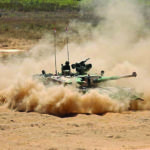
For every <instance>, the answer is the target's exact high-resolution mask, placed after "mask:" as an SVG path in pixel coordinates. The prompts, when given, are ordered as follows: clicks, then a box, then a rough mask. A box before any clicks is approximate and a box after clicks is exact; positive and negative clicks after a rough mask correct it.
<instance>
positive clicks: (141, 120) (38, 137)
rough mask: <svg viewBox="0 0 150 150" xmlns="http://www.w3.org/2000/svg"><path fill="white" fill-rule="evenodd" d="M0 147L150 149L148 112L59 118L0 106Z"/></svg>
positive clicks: (18, 149)
mask: <svg viewBox="0 0 150 150" xmlns="http://www.w3.org/2000/svg"><path fill="white" fill-rule="evenodd" d="M0 130H1V132H0V147H1V149H2V150H3V149H11V150H20V149H43V150H57V149H63V150H70V149H73V150H92V149H93V150H96V149H97V150H108V149H109V150H119V149H128V150H131V149H139V150H146V149H147V150H148V149H150V143H149V141H150V112H149V111H141V112H140V111H138V112H124V113H107V114H105V115H103V116H100V115H86V114H79V115H76V116H70V117H66V118H59V117H56V116H52V115H47V114H39V113H25V112H15V111H11V110H8V109H6V108H4V107H0Z"/></svg>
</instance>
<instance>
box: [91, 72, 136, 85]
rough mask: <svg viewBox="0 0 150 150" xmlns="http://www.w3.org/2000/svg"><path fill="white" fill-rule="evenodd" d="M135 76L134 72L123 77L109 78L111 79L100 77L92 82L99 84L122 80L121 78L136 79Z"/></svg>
mask: <svg viewBox="0 0 150 150" xmlns="http://www.w3.org/2000/svg"><path fill="white" fill-rule="evenodd" d="M136 76H137V73H136V72H133V73H132V74H131V75H125V76H111V77H103V76H100V77H99V78H98V79H94V80H93V82H94V83H100V82H105V81H109V80H118V79H122V78H130V77H136Z"/></svg>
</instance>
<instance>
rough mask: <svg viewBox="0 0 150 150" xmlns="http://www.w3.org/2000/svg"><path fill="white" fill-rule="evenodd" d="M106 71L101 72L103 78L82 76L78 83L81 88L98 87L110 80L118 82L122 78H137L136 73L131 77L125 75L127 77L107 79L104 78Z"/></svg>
mask: <svg viewBox="0 0 150 150" xmlns="http://www.w3.org/2000/svg"><path fill="white" fill-rule="evenodd" d="M103 74H104V71H102V72H101V76H96V75H81V76H79V77H78V78H77V83H78V84H79V85H80V86H81V87H97V84H98V83H102V82H106V81H109V80H118V79H122V78H130V77H136V76H137V74H136V72H133V73H132V74H131V75H125V76H111V77H105V76H103Z"/></svg>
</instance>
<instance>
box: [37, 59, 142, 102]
mask: <svg viewBox="0 0 150 150" xmlns="http://www.w3.org/2000/svg"><path fill="white" fill-rule="evenodd" d="M88 60H89V58H87V59H85V60H83V61H81V62H76V63H74V64H71V65H70V62H69V61H66V62H65V64H61V73H57V72H56V73H55V74H53V73H46V72H45V71H44V70H42V73H41V74H37V75H34V79H38V80H40V81H41V82H43V83H44V85H46V86H48V85H50V83H52V82H53V83H54V84H61V85H64V86H67V85H72V86H74V85H75V87H76V88H77V89H78V91H79V92H81V93H83V94H85V93H87V92H89V91H90V90H92V89H95V90H97V91H98V92H99V93H100V94H101V95H107V96H109V97H111V98H112V99H117V100H125V99H128V100H131V101H132V100H142V101H143V98H142V97H143V94H142V93H137V92H136V91H135V89H132V88H127V87H118V86H115V87H112V86H108V84H107V85H105V86H104V84H103V83H104V82H108V81H111V80H119V79H122V78H133V77H136V76H137V73H136V72H133V73H132V74H130V75H123V76H104V74H105V72H104V71H103V70H102V71H101V72H100V75H96V74H89V73H88V72H89V70H90V69H91V68H92V64H90V63H89V64H88V63H87V61H88Z"/></svg>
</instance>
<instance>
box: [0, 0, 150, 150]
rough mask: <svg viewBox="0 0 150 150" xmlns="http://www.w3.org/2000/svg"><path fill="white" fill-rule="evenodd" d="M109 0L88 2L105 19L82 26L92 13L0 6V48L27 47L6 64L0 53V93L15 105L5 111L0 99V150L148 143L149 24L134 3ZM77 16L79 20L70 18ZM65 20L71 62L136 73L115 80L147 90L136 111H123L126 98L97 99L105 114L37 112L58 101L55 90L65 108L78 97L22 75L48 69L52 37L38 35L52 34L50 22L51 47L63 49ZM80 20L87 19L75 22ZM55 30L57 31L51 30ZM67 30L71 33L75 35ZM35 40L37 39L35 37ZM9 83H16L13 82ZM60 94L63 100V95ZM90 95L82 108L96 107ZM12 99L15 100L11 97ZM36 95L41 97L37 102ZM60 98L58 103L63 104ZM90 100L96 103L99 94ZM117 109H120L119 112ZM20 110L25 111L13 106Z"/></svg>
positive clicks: (145, 148) (118, 148) (143, 148)
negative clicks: (106, 1) (104, 4)
mask: <svg viewBox="0 0 150 150" xmlns="http://www.w3.org/2000/svg"><path fill="white" fill-rule="evenodd" d="M98 1H99V0H98ZM113 1H114V0H112V4H110V5H108V6H107V8H106V10H105V9H104V10H105V11H103V8H101V6H102V5H101V4H100V8H101V9H99V7H98V9H95V8H94V9H95V11H98V10H100V14H101V12H103V13H104V14H103V13H102V16H101V15H100V18H101V17H102V18H103V17H104V16H105V17H104V18H105V20H104V22H103V21H102V20H98V22H101V21H102V23H101V24H100V25H99V26H96V25H95V24H94V23H95V22H94V23H93V24H90V25H89V24H88V23H89V22H90V21H91V18H88V17H89V15H87V16H88V17H87V16H84V17H85V18H84V17H83V16H82V17H83V18H82V17H81V18H80V16H79V14H74V13H65V12H64V13H60V12H59V13H56V12H54V13H52V12H50V13H49V12H48V13H45V12H44V13H43V12H42V13H41V12H32V13H30V12H29V13H28V12H21V13H20V12H19V13H18V12H14V11H12V12H9V11H0V13H1V14H2V16H1V17H0V35H1V36H0V49H1V50H4V49H20V50H29V53H28V54H29V55H27V56H28V57H20V59H18V61H15V58H16V57H12V59H10V62H9V61H8V60H9V59H7V57H6V56H7V55H8V54H7V55H6V56H5V55H4V57H2V58H3V59H0V61H1V62H0V66H1V69H0V71H1V73H0V75H1V78H0V79H1V81H0V88H1V89H0V96H4V95H5V96H6V97H9V95H10V97H9V98H8V101H9V102H12V106H13V105H14V106H16V107H12V108H14V109H13V110H11V109H8V107H6V106H5V105H2V104H1V103H0V150H29V149H31V150H135V149H136V150H149V149H150V111H149V110H150V98H149V97H150V96H149V93H150V92H149V89H150V86H149V85H150V84H149V83H150V80H149V76H150V72H149V68H150V65H149V57H150V53H149V49H150V45H149V43H150V30H149V28H147V26H148V27H149V24H148V25H147V24H145V23H144V18H145V16H144V18H143V16H141V15H142V13H141V11H140V9H139V7H138V6H137V5H136V4H134V3H133V4H132V3H131V1H130V0H128V1H127V2H126V1H124V2H122V1H121V0H116V3H113ZM130 3H131V4H130ZM127 8H128V9H127ZM127 10H128V11H127ZM148 12H149V11H148ZM96 14H97V15H96V17H97V16H99V15H98V14H99V13H98V12H97V13H96ZM147 14H149V13H147ZM76 18H78V20H79V21H80V23H81V24H80V23H79V22H76ZM72 19H75V21H73V23H72V24H71V25H72V26H73V25H74V28H75V30H73V29H74V28H72V29H70V32H71V34H72V35H76V38H75V39H76V40H75V41H73V40H70V39H69V40H70V41H71V42H72V43H69V50H71V54H72V55H71V59H73V60H72V61H74V62H76V61H77V60H82V59H85V58H88V57H90V58H92V64H94V65H96V64H97V66H96V67H95V70H96V68H97V69H98V70H96V71H97V72H99V71H100V69H104V70H106V71H107V72H108V75H109V74H110V75H116V74H119V73H120V74H121V75H124V74H125V75H126V74H127V73H130V72H132V71H137V73H138V78H136V80H135V79H134V80H130V81H129V80H128V81H127V80H124V81H123V83H120V85H122V84H123V86H124V85H127V87H130V85H131V87H136V88H137V89H138V90H140V91H141V89H142V91H144V93H146V95H147V97H146V98H147V99H146V100H145V102H143V103H142V104H143V105H139V110H137V111H131V110H129V108H128V105H126V102H124V103H121V104H120V103H115V104H117V105H115V104H114V105H109V103H106V104H105V103H104V105H101V107H100V108H99V107H96V108H98V109H100V110H101V109H102V110H103V109H104V108H103V106H105V107H106V108H108V107H109V108H110V110H111V109H113V111H112V112H114V113H110V110H109V109H108V110H107V109H106V110H107V111H105V112H108V113H105V114H104V115H95V114H90V115H89V114H80V113H81V111H79V114H77V115H74V116H66V117H58V116H54V115H50V114H52V112H53V111H52V110H53V108H51V109H50V110H49V109H46V110H45V111H44V108H49V107H48V106H51V105H49V104H51V103H49V102H51V101H52V102H54V105H52V106H54V107H56V108H57V107H58V105H57V104H59V100H57V98H59V96H57V95H58V93H59V94H60V95H61V96H62V95H63V92H64V96H62V97H63V98H62V99H61V96H60V103H61V101H63V102H68V103H65V104H68V105H65V106H68V107H62V108H64V109H65V111H69V110H71V106H74V105H73V104H76V100H82V99H80V97H78V95H76V93H75V94H72V93H70V94H69V93H67V92H65V90H60V91H57V89H56V90H55V89H53V88H52V89H45V87H44V88H43V86H41V85H39V86H37V84H35V85H34V84H29V85H28V84H27V85H26V84H24V83H23V81H26V80H27V79H28V78H29V79H30V78H31V76H32V75H33V74H34V73H37V72H40V71H41V70H42V69H43V66H44V69H47V70H48V71H49V69H51V68H52V69H53V68H54V66H53V58H54V55H53V54H54V53H53V49H54V48H53V38H51V39H52V42H51V39H50V36H48V38H46V37H44V38H43V36H44V35H45V34H52V33H53V30H54V27H56V28H57V31H60V32H61V33H63V34H62V37H61V36H60V35H59V36H60V37H59V38H58V42H57V45H59V46H60V47H61V46H62V47H63V46H64V45H65V35H64V32H65V28H66V25H67V24H69V22H71V21H72ZM84 19H85V20H84ZM86 19H87V20H86ZM81 20H84V21H85V22H86V21H87V22H88V23H87V24H82V21H81ZM146 23H147V20H146ZM103 26H104V27H103ZM78 30H79V31H78ZM77 31H78V32H77ZM79 33H80V34H79ZM57 34H59V33H58V32H57ZM72 35H71V38H74V37H73V36H72ZM85 37H86V38H85ZM89 37H90V38H89ZM42 38H43V40H41V39H42ZM60 39H61V40H60ZM81 39H82V40H81ZM40 40H41V41H40ZM59 40H60V42H59ZM60 47H59V49H60V50H61V52H62V53H59V54H58V55H57V56H58V60H59V61H60V62H58V63H60V64H61V63H62V62H63V63H64V60H61V58H62V56H63V57H64V56H66V48H65V47H64V48H62V49H61V48H60ZM81 51H82V53H81ZM49 52H50V53H49ZM49 55H50V56H49ZM2 56H3V55H2ZM0 57H1V56H0ZM22 58H24V59H22ZM141 58H142V60H141ZM64 59H65V58H64ZM16 82H17V83H18V84H14V83H16ZM20 83H22V84H20ZM29 83H30V82H29ZM25 85H26V86H25ZM115 85H116V84H115ZM32 86H33V89H32ZM12 87H13V88H12ZM11 88H12V90H11ZM28 88H29V90H28ZM30 89H31V90H30ZM7 91H8V92H7ZM67 91H68V90H67ZM48 92H49V93H50V94H49V93H48ZM55 92H56V94H55ZM26 93H27V94H26ZM3 94H4V95H3ZM51 95H52V96H51ZM34 96H35V97H34ZM74 96H75V98H74ZM49 97H50V98H49ZM64 97H65V98H66V100H67V101H65V100H64ZM76 98H78V99H76ZM90 98H91V99H90ZM90 98H89V99H87V100H88V102H90V104H91V105H88V104H89V103H87V101H85V104H86V103H87V105H85V106H87V107H88V106H89V108H90V107H91V108H92V107H93V106H99V105H97V104H98V103H95V102H96V101H94V100H95V99H96V98H95V97H94V98H93V97H90ZM14 99H15V100H16V101H15V102H16V103H14V102H13V100H14ZM4 100H5V99H4ZM55 100H56V103H55ZM104 100H105V99H104ZM38 101H39V102H41V103H37V102H38ZM57 101H58V103H57ZM19 102H21V103H19ZM32 102H33V103H32ZM34 102H35V103H34ZM63 102H62V103H61V104H62V105H60V106H64V105H63V104H64V103H63ZM72 102H74V103H72ZM97 102H101V100H98V101H97ZM102 102H105V101H102ZM77 103H78V102H77ZM15 104H16V105H15ZM37 104H39V106H41V107H39V108H41V109H39V111H38V112H39V113H38V112H37V109H33V108H34V107H36V106H37ZM41 104H43V105H41ZM45 104H48V105H45ZM69 104H70V105H69ZM92 104H93V105H92ZM100 104H103V103H100ZM107 104H108V105H107ZM30 106H31V107H30ZM42 106H43V107H42ZM45 106H47V107H45ZM76 106H78V105H76ZM112 106H116V107H112ZM29 108H30V109H29ZM121 108H122V109H121ZM15 109H17V110H18V111H15ZM120 109H121V110H122V111H119V110H120ZM137 109H138V108H137ZM19 110H20V111H24V112H19ZM54 110H55V109H54ZM58 110H61V111H62V109H61V107H60V108H59V107H58ZM140 110H143V111H140ZM26 111H36V112H26ZM56 111H57V109H56ZM61 111H60V112H61ZM40 112H43V113H49V114H42V113H40ZM71 112H72V111H71ZM76 112H77V111H76ZM87 112H88V111H87ZM115 112H116V113H115ZM118 112H121V113H118ZM85 113H86V111H85Z"/></svg>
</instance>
